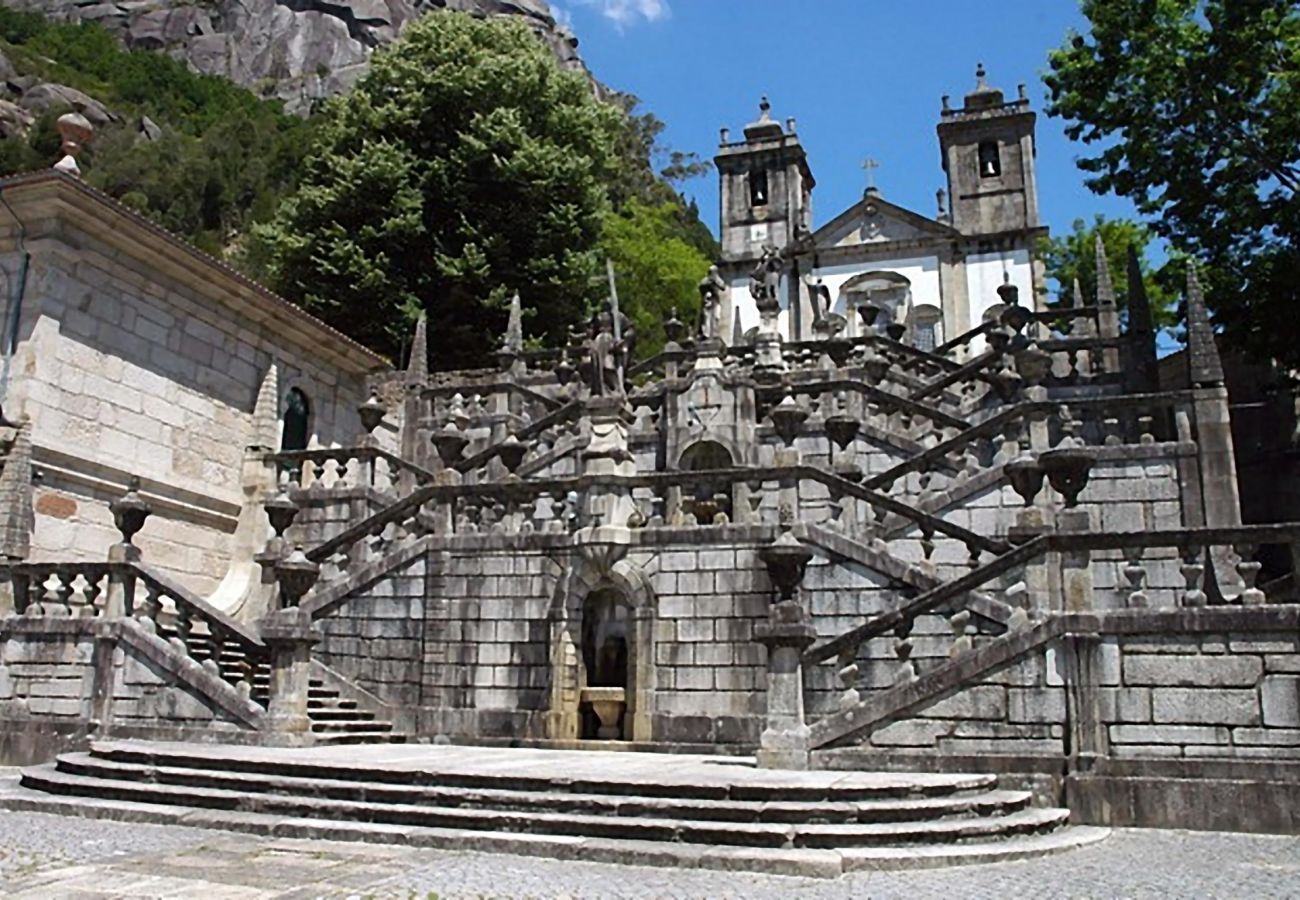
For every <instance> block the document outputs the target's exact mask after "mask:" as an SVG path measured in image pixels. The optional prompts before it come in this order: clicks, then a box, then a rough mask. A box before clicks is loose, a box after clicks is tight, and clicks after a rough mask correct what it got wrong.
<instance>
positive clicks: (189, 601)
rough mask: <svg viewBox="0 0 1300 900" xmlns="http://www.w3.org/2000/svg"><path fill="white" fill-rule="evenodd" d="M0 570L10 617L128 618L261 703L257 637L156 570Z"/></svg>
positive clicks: (125, 565) (21, 566)
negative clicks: (6, 586)
mask: <svg viewBox="0 0 1300 900" xmlns="http://www.w3.org/2000/svg"><path fill="white" fill-rule="evenodd" d="M3 573H4V578H5V580H7V581H8V582H9V584H10V585H11V586H12V597H13V611H14V613H15V614H17V615H20V616H25V617H55V618H68V617H71V618H106V619H117V618H124V617H125V618H130V619H134V620H135V621H136V622H137V623H139V624H140V625H141V626H142V627H144V628H145V630H146V631H149V632H151V633H153V634H157V635H158V636H159V637H161V638H163V639H164V640H167V641H168V642H169V643H170V644H171V646H172V647H173V648H174V649H175V650H176V651H177V652H178V653H180V654H182V655H183V656H187V657H189V658H191V659H193V660H194V661H195V662H196V663H198V664H200V665H201V666H203V668H204V669H206V670H208V671H209V672H210V673H211V674H213V675H218V676H220V677H221V678H223V679H224V680H225V681H227V682H228V683H230V684H231V685H233V686H234V687H235V688H236V690H238V691H239V693H240V694H241V695H242V696H244V697H246V698H250V699H252V700H254V702H257V703H259V704H261V705H265V703H266V697H265V689H264V688H260V686H259V685H257V684H256V682H257V679H256V678H255V675H256V674H257V671H258V668H259V667H265V666H266V665H267V664H268V663H269V661H270V658H269V655H268V653H267V648H266V646H265V645H264V644H263V643H262V641H261V639H260V638H259V637H258V636H257V635H256V634H255V633H254V632H253V631H251V630H249V629H248V628H247V627H246V626H244V625H242V624H241V623H239V622H237V621H235V620H234V619H231V618H230V617H229V616H227V615H225V614H224V613H222V612H221V611H220V610H218V609H215V608H214V607H212V606H210V605H208V604H207V603H205V602H204V601H203V600H201V599H199V598H198V597H196V596H195V595H194V594H192V593H191V592H190V591H188V590H187V589H186V588H184V587H182V586H181V585H179V584H177V583H175V582H174V581H172V580H171V579H169V578H168V577H167V576H165V575H163V574H162V573H159V572H156V571H153V570H151V569H150V568H148V567H147V566H144V565H142V564H140V563H138V562H82V563H73V562H61V563H39V562H32V563H15V564H11V565H8V566H4V567H3Z"/></svg>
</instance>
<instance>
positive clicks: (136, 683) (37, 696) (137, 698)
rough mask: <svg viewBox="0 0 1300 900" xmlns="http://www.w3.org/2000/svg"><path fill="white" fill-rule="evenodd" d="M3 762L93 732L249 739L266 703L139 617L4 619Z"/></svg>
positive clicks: (20, 761) (0, 653)
mask: <svg viewBox="0 0 1300 900" xmlns="http://www.w3.org/2000/svg"><path fill="white" fill-rule="evenodd" d="M0 639H2V640H3V643H0V764H4V765H26V764H28V763H32V762H39V761H44V760H45V759H48V758H49V757H50V756H51V755H53V754H54V753H55V752H57V751H58V750H59V749H62V748H64V747H68V746H72V745H76V744H78V743H79V742H83V741H85V740H87V739H88V738H90V737H104V736H108V735H110V734H114V735H119V736H123V737H132V736H134V737H145V738H156V739H163V740H168V739H177V740H199V741H218V740H226V741H237V742H238V741H248V740H251V739H254V738H255V737H256V734H257V731H256V727H257V722H258V717H259V715H260V712H259V709H258V708H257V707H256V706H255V705H253V704H251V703H250V702H249V701H248V700H246V699H244V698H242V697H239V696H238V694H237V692H236V691H235V689H234V688H233V687H231V686H230V685H229V684H227V683H226V682H224V681H222V680H221V679H220V678H219V677H217V676H215V675H213V674H211V673H209V672H208V671H207V670H205V669H203V668H202V667H200V666H198V665H196V664H195V662H194V660H192V659H190V658H189V657H188V656H185V655H182V654H180V653H178V652H177V651H176V650H175V648H173V647H171V646H170V645H169V644H168V643H167V642H166V641H164V640H162V639H160V638H158V637H156V636H155V635H153V634H152V633H150V632H148V631H146V630H145V629H144V628H143V627H142V626H141V625H140V624H139V623H138V622H136V621H135V620H130V619H127V620H116V621H106V620H94V619H69V618H42V617H25V616H24V617H11V618H9V619H6V620H4V621H3V623H2V624H0Z"/></svg>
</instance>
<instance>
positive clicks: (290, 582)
mask: <svg viewBox="0 0 1300 900" xmlns="http://www.w3.org/2000/svg"><path fill="white" fill-rule="evenodd" d="M318 578H320V566H319V565H317V564H316V563H314V562H312V561H311V560H310V559H308V558H307V554H306V553H303V551H302V547H295V548H294V550H293V552H292V553H290V554H289V555H288V556H286V557H285V558H284V559H282V560H280V561H278V562H277V563H276V564H275V580H276V582H278V583H279V585H280V608H281V609H290V608H292V607H295V606H297V605H298V604H299V602H300V601H301V600H302V598H303V597H304V596H306V594H307V592H308V591H310V590H311V589H312V586H313V585H314V584H316V580H317V579H318Z"/></svg>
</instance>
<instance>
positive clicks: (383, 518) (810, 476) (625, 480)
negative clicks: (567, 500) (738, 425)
mask: <svg viewBox="0 0 1300 900" xmlns="http://www.w3.org/2000/svg"><path fill="white" fill-rule="evenodd" d="M792 479H793V480H808V481H814V482H818V483H820V484H822V485H824V486H826V487H827V488H830V489H831V490H834V491H838V492H840V493H841V494H844V495H847V496H851V497H854V498H855V499H858V500H862V501H864V502H866V503H869V504H871V505H872V506H876V507H880V508H881V509H884V510H886V511H887V512H891V513H894V514H896V515H900V516H903V517H905V518H907V519H910V520H911V521H913V522H915V523H916V524H917V526H918V527H919V528H921V529H923V530H925V531H929V532H931V533H937V534H943V535H946V536H948V537H951V538H953V539H954V540H958V541H961V542H962V543H963V544H965V545H966V546H967V547H971V548H979V549H980V550H981V551H987V552H992V553H999V552H1002V551H1004V550H1006V548H1007V546H1008V545H1007V544H1006V543H1005V542H1003V541H999V540H995V539H992V538H987V537H984V536H983V535H979V534H976V533H975V532H973V531H970V530H969V529H966V528H963V527H961V526H960V525H955V524H953V523H951V522H948V521H947V520H945V519H942V518H940V517H938V516H932V515H930V514H929V513H926V512H923V511H921V510H918V509H916V508H915V507H913V506H911V505H909V504H907V503H904V502H902V501H899V500H895V499H894V498H892V497H889V496H887V495H885V494H881V493H878V492H876V491H873V490H871V489H869V488H866V487H864V486H862V485H860V484H857V483H855V482H853V481H849V480H848V479H846V478H842V477H841V476H839V475H836V474H835V473H834V472H831V471H828V470H826V469H823V468H821V467H820V466H814V465H810V464H807V463H801V464H799V465H793V466H755V467H752V468H751V467H730V468H722V469H697V470H691V471H689V472H685V471H684V472H653V473H644V474H636V475H613V474H609V475H575V476H564V477H559V478H540V479H517V480H513V481H491V482H485V483H482V484H458V485H456V484H430V485H425V486H423V487H421V488H418V489H417V490H415V491H414V492H412V493H411V494H409V495H407V496H406V497H404V498H402V499H401V500H398V501H396V502H395V503H392V504H390V505H389V506H387V507H385V508H384V509H382V510H380V511H378V512H377V513H374V514H373V515H371V516H369V517H368V518H366V519H363V520H362V521H360V522H358V523H356V524H354V525H352V526H350V527H348V528H346V529H344V530H343V531H342V532H340V533H339V534H337V535H335V536H334V537H332V538H330V539H328V540H326V541H324V542H323V543H321V544H319V545H317V546H316V547H313V548H312V549H310V550H308V551H306V555H307V558H308V559H310V560H312V561H313V562H317V563H320V562H324V561H325V560H327V559H329V557H331V556H332V555H334V554H335V553H337V552H338V551H340V550H342V549H344V548H346V547H350V546H351V545H353V544H355V543H356V542H357V541H359V540H361V539H362V538H364V537H366V536H367V535H370V534H375V533H377V532H379V531H382V530H383V529H384V528H385V527H387V526H388V525H389V524H391V523H394V522H400V521H403V520H405V519H407V518H409V517H410V516H412V515H413V514H417V513H418V510H419V509H420V508H421V507H422V506H424V505H425V504H426V503H430V502H438V501H452V500H460V499H475V498H491V499H494V500H496V499H503V500H516V501H518V500H522V499H529V498H534V497H537V496H540V495H542V494H548V495H551V496H565V495H568V494H569V493H573V492H583V491H587V490H590V489H592V488H595V487H600V486H605V485H608V486H611V487H622V488H626V489H632V488H638V487H642V488H656V489H666V488H669V487H679V486H681V485H682V484H684V483H691V482H702V481H703V482H725V483H728V484H733V485H734V484H736V483H739V482H752V481H782V480H792Z"/></svg>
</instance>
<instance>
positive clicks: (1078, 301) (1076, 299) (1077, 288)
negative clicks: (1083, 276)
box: [1070, 275, 1083, 309]
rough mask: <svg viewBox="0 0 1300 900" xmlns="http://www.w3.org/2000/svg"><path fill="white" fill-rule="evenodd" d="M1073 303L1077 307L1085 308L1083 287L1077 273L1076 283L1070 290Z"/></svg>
mask: <svg viewBox="0 0 1300 900" xmlns="http://www.w3.org/2000/svg"><path fill="white" fill-rule="evenodd" d="M1070 300H1071V304H1072V305H1073V306H1074V308H1075V309H1083V287H1082V286H1081V285H1080V284H1079V278H1078V276H1077V275H1076V276H1075V278H1074V285H1073V286H1072V288H1071V291H1070Z"/></svg>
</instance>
